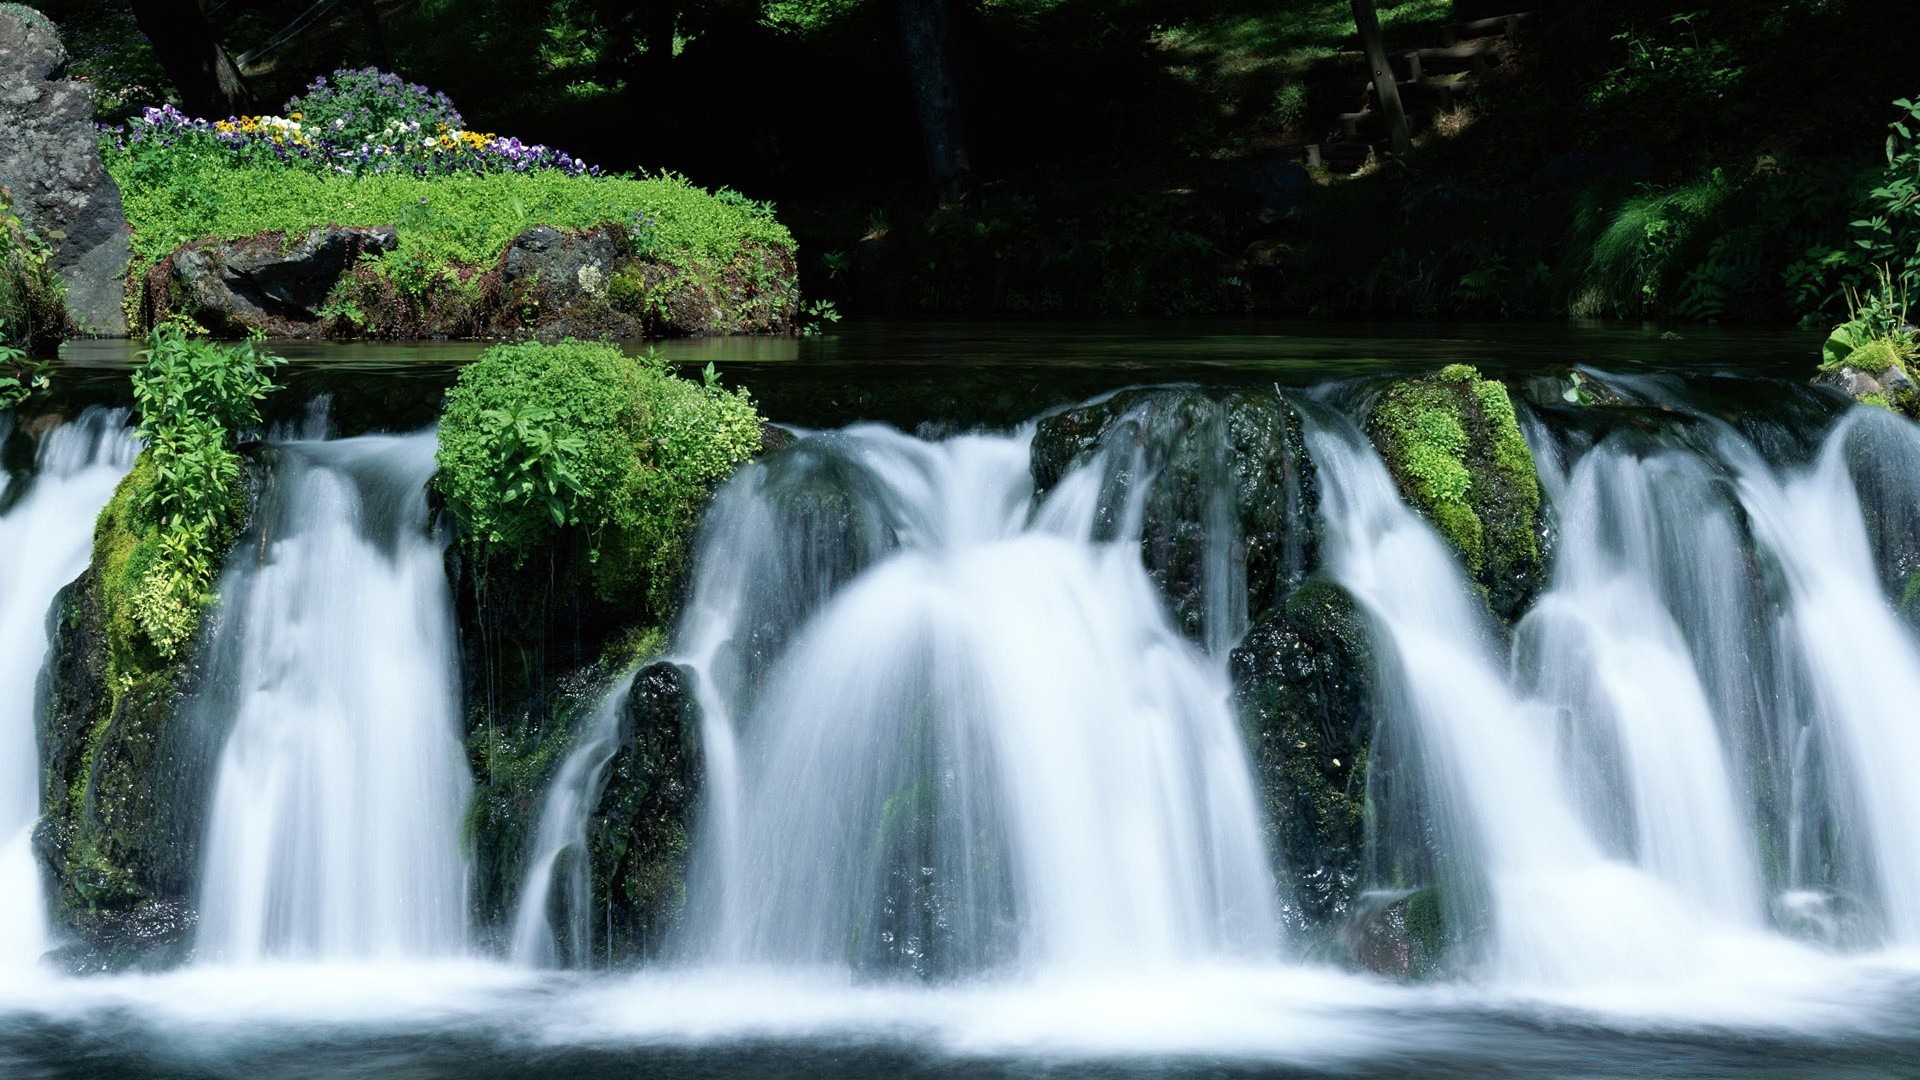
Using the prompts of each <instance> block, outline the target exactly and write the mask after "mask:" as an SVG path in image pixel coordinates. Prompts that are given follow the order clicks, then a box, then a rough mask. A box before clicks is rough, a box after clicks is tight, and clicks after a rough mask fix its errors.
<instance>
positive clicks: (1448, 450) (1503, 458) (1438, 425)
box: [1367, 364, 1541, 614]
mask: <svg viewBox="0 0 1920 1080" xmlns="http://www.w3.org/2000/svg"><path fill="white" fill-rule="evenodd" d="M1367 426H1368V433H1369V434H1370V435H1371V436H1372V438H1373V441H1374V444H1375V445H1376V446H1377V447H1378V448H1379V451H1380V455H1381V458H1382V459H1383V460H1384V461H1385V463H1386V465H1387V468H1388V470H1389V471H1390V472H1391V473H1392V474H1393V477H1394V481H1395V483H1396V484H1397V485H1398V486H1399V488H1400V490H1401V493H1402V494H1403V495H1404V496H1405V497H1406V498H1407V500H1408V501H1409V502H1410V503H1412V504H1413V506H1414V507H1415V508H1416V509H1418V510H1419V511H1420V512H1421V513H1422V514H1423V515H1425V516H1426V517H1427V519H1428V520H1429V521H1431V522H1432V523H1433V524H1434V527H1435V528H1436V529H1438V530H1439V532H1440V534H1441V536H1442V537H1444V538H1445V539H1446V541H1447V542H1448V543H1449V544H1451V545H1452V546H1453V547H1454V549H1455V550H1457V551H1458V552H1459V553H1460V555H1461V557H1462V559H1463V560H1464V561H1465V562H1466V564H1467V569H1468V570H1469V572H1471V573H1472V574H1473V576H1474V577H1475V578H1476V579H1478V580H1479V581H1480V583H1481V584H1482V585H1484V586H1486V587H1487V588H1488V590H1489V592H1490V593H1491V594H1493V596H1494V599H1495V606H1496V607H1497V608H1499V609H1500V610H1501V611H1502V612H1503V613H1509V614H1510V613H1511V612H1512V610H1514V609H1515V608H1516V606H1517V602H1518V600H1519V599H1520V597H1521V596H1522V595H1523V594H1524V593H1526V592H1527V591H1529V590H1530V588H1531V578H1532V576H1533V575H1535V574H1537V573H1538V572H1539V569H1540V562H1541V556H1540V548H1539V541H1538V539H1537V537H1536V529H1537V527H1538V522H1539V513H1540V489H1539V483H1538V481H1537V479H1536V478H1535V473H1534V461H1533V453H1532V451H1531V450H1529V449H1528V447H1527V442H1526V439H1525V438H1524V437H1522V436H1521V434H1520V425H1519V420H1518V417H1517V416H1516V415H1515V413H1514V408H1513V402H1512V399H1511V398H1510V397H1509V396H1508V394H1507V388H1506V386H1505V385H1503V384H1502V383H1500V382H1498V381H1496V380H1492V379H1485V378H1482V377H1481V376H1480V373H1479V372H1478V371H1476V370H1474V369H1473V368H1472V367H1470V366H1468V365H1465V364H1453V365H1449V366H1448V367H1445V368H1443V369H1441V370H1440V371H1439V372H1438V373H1437V374H1436V375H1434V376H1432V377H1429V378H1418V379H1407V380H1403V381H1401V382H1397V383H1395V384H1394V385H1393V386H1392V387H1390V388H1389V389H1388V390H1387V392H1386V393H1385V394H1384V395H1383V396H1382V397H1381V399H1380V401H1379V403H1378V404H1376V405H1375V406H1374V409H1373V411H1372V413H1371V415H1370V416H1369V417H1368V423H1367Z"/></svg>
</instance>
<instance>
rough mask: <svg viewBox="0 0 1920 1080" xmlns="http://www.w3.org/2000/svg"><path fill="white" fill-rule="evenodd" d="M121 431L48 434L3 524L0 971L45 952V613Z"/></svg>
mask: <svg viewBox="0 0 1920 1080" xmlns="http://www.w3.org/2000/svg"><path fill="white" fill-rule="evenodd" d="M126 423H127V415H126V413H125V411H107V410H99V409H90V410H88V411H87V412H86V413H84V414H82V415H81V416H80V418H79V419H77V420H75V421H73V422H71V423H66V424H62V425H60V426H59V427H57V428H54V429H53V430H52V431H49V432H47V433H46V434H45V435H43V436H42V437H41V441H40V445H39V447H38V450H37V452H36V454H35V462H34V474H33V477H32V478H31V479H30V480H28V481H25V482H26V483H28V484H30V485H31V486H30V487H28V488H27V490H26V491H25V492H24V493H23V494H22V495H21V496H20V499H19V501H18V502H17V503H15V504H14V505H13V506H12V508H11V509H9V510H7V511H6V512H5V514H4V515H0V554H3V555H4V557H3V558H0V970H8V969H14V968H18V967H21V966H24V965H28V964H31V963H33V962H34V961H36V960H38V959H39V957H40V955H41V953H43V952H45V951H46V949H47V948H48V937H47V909H46V900H45V898H44V896H43V895H42V890H41V881H40V866H39V861H38V860H37V859H36V858H35V857H34V854H33V842H32V841H33V824H34V821H35V819H36V818H38V817H39V816H40V774H39V768H38V763H39V760H40V755H39V751H38V749H37V743H38V740H37V737H36V733H35V729H34V707H35V705H34V698H35V688H36V684H37V682H38V679H39V675H40V669H41V667H42V666H43V665H44V664H45V662H46V658H47V647H48V642H47V617H48V608H49V606H50V605H51V604H52V603H53V598H54V595H55V594H56V593H57V592H59V590H60V588H61V587H62V586H64V585H66V584H67V583H68V582H70V581H72V580H73V579H74V578H76V577H78V576H80V573H81V572H82V571H84V570H85V569H86V568H87V563H88V561H89V560H90V559H91V558H92V554H93V520H94V518H95V517H96V516H98V515H99V513H100V509H101V508H102V507H104V506H105V505H106V504H107V500H108V499H109V498H110V497H111V496H112V495H113V489H114V487H115V485H117V484H118V483H119V482H120V478H121V477H122V476H124V475H126V472H127V470H128V469H129V468H130V467H131V466H132V465H133V458H134V455H135V454H136V453H137V452H138V450H139V447H138V444H137V443H136V442H135V441H134V439H133V434H132V432H131V431H130V430H129V429H128V428H127V426H126ZM5 435H6V432H5V431H4V430H0V439H4V437H5ZM6 493H7V485H6V484H5V478H4V477H0V496H4V495H5V494H6Z"/></svg>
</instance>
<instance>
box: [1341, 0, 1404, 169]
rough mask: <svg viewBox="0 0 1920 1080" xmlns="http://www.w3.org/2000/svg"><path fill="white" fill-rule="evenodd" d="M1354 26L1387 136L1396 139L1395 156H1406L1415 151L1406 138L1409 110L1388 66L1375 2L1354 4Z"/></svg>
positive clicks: (1356, 0)
mask: <svg viewBox="0 0 1920 1080" xmlns="http://www.w3.org/2000/svg"><path fill="white" fill-rule="evenodd" d="M1351 3H1352V5H1353V25H1354V28H1355V29H1357V30H1359V31H1360V45H1361V47H1362V48H1364V49H1365V50H1366V51H1367V67H1368V68H1370V69H1371V70H1372V71H1373V90H1374V94H1375V96H1377V97H1378V98H1379V99H1380V111H1381V112H1383V113H1385V114H1386V116H1387V134H1388V135H1389V136H1390V137H1391V138H1392V139H1393V152H1394V153H1396V154H1404V153H1406V152H1407V151H1408V150H1410V149H1412V147H1413V140H1412V138H1411V137H1409V136H1408V134H1407V110H1406V109H1404V108H1402V107H1401V105H1400V84H1399V83H1396V82H1395V81H1394V79H1393V66H1392V65H1391V64H1389V63H1387V42H1386V38H1385V37H1383V36H1382V35H1381V33H1380V14H1379V12H1377V11H1375V10H1374V7H1373V0H1351Z"/></svg>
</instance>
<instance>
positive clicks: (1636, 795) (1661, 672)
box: [1516, 440, 1764, 927]
mask: <svg viewBox="0 0 1920 1080" xmlns="http://www.w3.org/2000/svg"><path fill="white" fill-rule="evenodd" d="M1542 449H1544V447H1543V448H1542ZM1542 457H1543V459H1544V458H1545V457H1546V455H1545V454H1542ZM1706 472H1707V471H1706V469H1705V467H1704V465H1703V463H1702V462H1700V461H1699V459H1697V458H1695V457H1693V456H1691V455H1688V454H1682V453H1674V452H1666V453H1656V454H1653V455H1650V456H1642V455H1640V454H1638V453H1636V452H1634V451H1633V450H1631V449H1629V448H1627V447H1625V446H1622V445H1620V444H1619V442H1618V440H1608V441H1607V442H1604V443H1602V444H1601V445H1600V446H1599V447H1597V448H1595V449H1593V450H1592V451H1590V452H1588V453H1587V454H1586V455H1585V456H1584V457H1582V458H1581V459H1580V461H1579V462H1578V464H1577V465H1576V466H1575V467H1574V470H1573V474H1572V476H1571V478H1569V479H1568V480H1567V481H1566V482H1565V483H1564V484H1558V483H1556V484H1551V485H1549V487H1550V489H1558V490H1557V491H1556V492H1555V494H1554V500H1553V501H1554V507H1555V509H1556V511H1557V512H1558V516H1559V525H1560V530H1559V545H1558V556H1557V559H1556V562H1555V567H1554V575H1553V583H1552V588H1551V589H1550V591H1549V592H1548V593H1547V594H1546V595H1545V596H1543V597H1541V599H1540V600H1539V602H1538V603H1537V604H1535V605H1534V607H1533V609H1532V611H1531V612H1529V613H1528V615H1527V616H1526V618H1525V619H1524V620H1523V621H1522V622H1521V624H1520V626H1519V627H1518V628H1517V630H1516V639H1517V642H1516V669H1517V671H1518V673H1519V675H1520V677H1521V678H1522V680H1523V682H1524V683H1526V684H1528V686H1529V689H1530V691H1531V694H1532V696H1534V697H1535V698H1536V699H1538V700H1541V701H1544V702H1547V703H1550V704H1551V705H1553V706H1554V707H1555V708H1556V709H1557V710H1558V712H1559V713H1560V714H1561V715H1562V716H1563V717H1564V718H1565V719H1564V723H1563V727H1562V750H1561V755H1560V756H1561V758H1562V761H1563V763H1564V764H1565V765H1566V766H1567V770H1568V773H1569V779H1570V786H1571V788H1572V790H1573V792H1574V794H1575V795H1576V796H1577V797H1579V798H1580V799H1581V801H1582V802H1583V804H1584V805H1585V807H1586V808H1587V814H1586V819H1587V822H1588V825H1589V826H1590V827H1591V828H1593V829H1594V830H1595V831H1597V832H1598V833H1600V835H1601V837H1602V838H1603V841H1604V842H1606V844H1607V847H1608V850H1609V851H1611V852H1613V853H1614V854H1616V855H1618V856H1621V857H1625V858H1628V859H1631V860H1633V861H1635V862H1636V863H1637V864H1638V865H1640V866H1641V867H1643V868H1645V869H1646V870H1648V871H1649V872H1651V873H1652V874H1654V875H1655V876H1656V877H1658V878H1659V879H1660V880H1661V881H1663V882H1665V883H1666V884H1667V885H1668V886H1670V887H1672V888H1673V889H1675V890H1676V891H1677V892H1679V893H1680V894H1681V895H1682V896H1684V897H1686V898H1687V899H1688V900H1690V901H1692V902H1693V903H1694V904H1695V905H1696V906H1697V907H1698V908H1700V909H1701V910H1703V911H1706V912H1709V913H1711V914H1712V916H1713V917H1714V918H1715V919H1716V920H1717V921H1719V922H1721V923H1724V924H1728V925H1741V926H1748V927H1757V926H1758V925H1759V923H1760V918H1761V913H1762V909H1763V906H1764V905H1763V903H1762V900H1761V885H1760V878H1759V872H1758V869H1757V866H1756V863H1755V859H1754V852H1753V840H1752V837H1753V831H1752V826H1751V823H1750V822H1749V821H1748V820H1747V819H1746V815H1745V814H1744V813H1743V810H1742V807H1741V803H1740V800H1739V798H1738V797H1737V796H1736V789H1735V785H1734V782H1733V762H1732V760H1731V758H1730V756H1729V754H1728V752H1727V750H1726V748H1725V746H1726V744H1725V742H1724V741H1723V733H1722V730H1721V727H1720V721H1719V719H1718V717H1717V716H1716V713H1715V709H1714V706H1713V704H1712V701H1711V697H1710V694H1709V691H1708V689H1707V687H1706V685H1705V684H1703V682H1702V681H1701V679H1700V677H1699V675H1698V673H1697V670H1696V667H1695V658H1694V656H1693V654H1692V653H1691V652H1690V651H1689V650H1688V647H1687V645H1686V636H1687V635H1686V633H1685V632H1684V631H1683V629H1682V626H1681V625H1680V623H1679V621H1678V619H1677V617H1676V616H1675V614H1674V613H1673V611H1672V610H1670V608H1669V606H1668V605H1669V603H1670V602H1675V603H1682V604H1684V603H1686V602H1687V600H1688V599H1690V598H1691V599H1695V600H1698V599H1709V598H1710V599H1714V600H1717V601H1719V602H1718V603H1715V604H1712V605H1711V606H1710V607H1709V608H1708V609H1707V610H1703V611H1700V612H1699V616H1700V617H1699V618H1697V619H1694V620H1692V621H1693V622H1694V623H1695V625H1694V626H1693V628H1692V630H1693V637H1694V639H1695V640H1697V641H1701V642H1703V643H1709V644H1715V645H1720V647H1715V648H1709V649H1705V650H1703V652H1704V653H1705V655H1706V657H1707V658H1708V660H1709V661H1711V662H1720V661H1725V662H1738V661H1737V659H1736V657H1737V655H1738V653H1737V651H1736V650H1735V649H1731V648H1727V647H1724V645H1722V644H1720V643H1725V642H1728V641H1730V640H1733V639H1736V638H1738V637H1739V636H1740V635H1741V634H1742V633H1743V632H1744V631H1745V629H1746V627H1744V626H1743V625H1740V624H1739V622H1738V621H1737V620H1738V617H1739V614H1740V605H1739V604H1738V603H1737V597H1736V596H1735V595H1733V594H1734V593H1735V592H1736V590H1735V589H1734V588H1732V587H1731V586H1730V585H1729V584H1728V583H1727V582H1726V581H1725V580H1724V572H1725V571H1727V570H1729V569H1731V570H1733V571H1734V572H1738V568H1740V567H1741V566H1743V565H1744V558H1743V552H1742V549H1741V546H1740V537H1739V534H1738V531H1737V530H1736V529H1735V528H1734V526H1733V524H1732V521H1731V517H1730V515H1729V513H1728V512H1727V509H1726V507H1725V504H1724V500H1723V499H1716V498H1715V485H1714V482H1713V480H1712V478H1711V477H1710V476H1709V475H1707V474H1706ZM1735 734H1738V732H1736V733H1735Z"/></svg>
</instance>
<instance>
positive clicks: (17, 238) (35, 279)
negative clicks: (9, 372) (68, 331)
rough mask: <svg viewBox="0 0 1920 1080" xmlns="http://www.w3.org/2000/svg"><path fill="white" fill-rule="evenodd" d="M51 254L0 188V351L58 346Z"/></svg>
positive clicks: (60, 319) (57, 287) (58, 304)
mask: <svg viewBox="0 0 1920 1080" xmlns="http://www.w3.org/2000/svg"><path fill="white" fill-rule="evenodd" d="M52 254H53V253H52V251H51V249H49V248H48V247H47V245H46V243H45V242H44V241H42V240H41V239H40V238H39V237H37V236H34V235H33V234H32V233H30V232H28V231H27V229H26V227H25V226H24V225H22V224H21V222H20V218H19V217H18V216H16V215H15V214H14V213H13V210H12V197H11V195H10V194H9V192H8V191H7V189H6V188H3V187H0V347H7V346H11V347H12V348H14V349H17V350H21V351H24V352H27V353H39V352H47V351H51V349H52V348H53V347H54V346H55V345H57V344H58V343H59V341H60V336H61V334H62V333H63V331H64V330H65V328H66V320H67V316H66V307H65V305H64V304H63V303H62V301H61V284H60V279H59V278H58V277H57V276H56V275H55V274H54V272H53V268H52V266H51V265H50V263H49V260H50V259H51V258H52ZM16 366H17V365H16Z"/></svg>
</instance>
